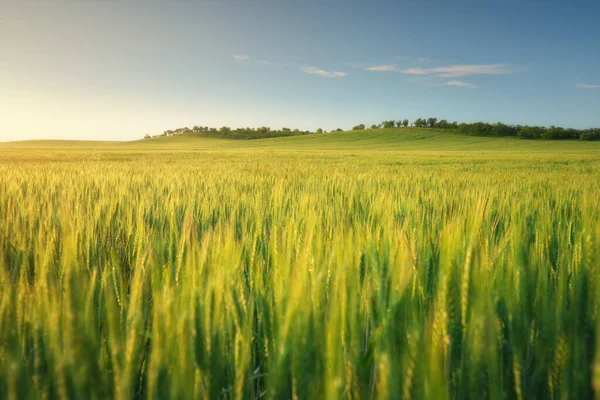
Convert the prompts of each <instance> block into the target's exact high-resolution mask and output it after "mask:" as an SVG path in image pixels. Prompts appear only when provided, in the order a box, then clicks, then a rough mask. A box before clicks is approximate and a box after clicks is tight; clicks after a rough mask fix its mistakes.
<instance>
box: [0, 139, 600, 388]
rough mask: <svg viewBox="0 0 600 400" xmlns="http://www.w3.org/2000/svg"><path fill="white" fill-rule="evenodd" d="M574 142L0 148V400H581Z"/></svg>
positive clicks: (595, 335) (586, 175)
mask: <svg viewBox="0 0 600 400" xmlns="http://www.w3.org/2000/svg"><path fill="white" fill-rule="evenodd" d="M301 140H308V139H304V138H303V139H301ZM432 140H433V139H432ZM273 143H277V141H274V142H273ZM236 146H237V145H236ZM252 146H255V145H254V144H253V145H252ZM552 146H554V144H552ZM576 150H577V149H571V150H570V151H569V152H562V153H561V152H560V150H552V151H542V150H537V151H535V152H526V151H522V150H519V151H514V152H510V151H506V152H485V151H473V150H468V149H466V150H465V151H442V150H440V151H430V150H427V151H405V152H402V151H387V152H386V151H376V150H374V149H372V148H371V149H367V150H364V151H363V150H360V149H359V148H358V147H357V148H356V149H354V150H352V149H347V148H346V149H344V150H339V151H334V150H328V151H317V150H302V148H300V149H299V150H298V151H292V150H289V149H288V148H279V149H278V148H276V147H265V148H227V149H224V150H219V149H205V150H186V149H185V148H184V146H182V147H181V148H180V149H174V148H167V149H162V150H161V149H158V148H157V149H150V148H146V147H144V146H139V147H135V146H130V147H126V146H125V147H123V148H117V147H115V148H108V149H94V150H90V149H82V148H79V149H76V148H73V149H67V148H65V149H60V148H52V149H46V150H41V149H15V148H8V149H4V150H2V151H1V152H0V398H9V399H27V398H32V399H53V398H58V399H103V398H117V399H130V398H140V399H142V398H149V399H166V398H168V399H189V398H203V399H216V398H232V399H242V398H248V399H258V398H266V399H282V398H283V399H287V398H290V399H304V398H314V399H341V398H344V399H363V398H377V399H399V398H401V399H411V398H412V399H424V398H428V399H444V398H447V399H482V398H490V399H503V398H515V399H533V398H550V399H555V398H556V399H558V398H561V399H562V398H573V399H585V398H594V397H598V396H600V347H598V345H597V343H598V340H600V336H599V335H600V329H599V328H600V326H599V323H600V318H599V312H600V309H599V307H600V297H599V296H600V293H599V292H598V290H599V289H598V288H599V287H600V157H598V153H597V152H586V151H583V150H581V151H579V152H577V151H576Z"/></svg>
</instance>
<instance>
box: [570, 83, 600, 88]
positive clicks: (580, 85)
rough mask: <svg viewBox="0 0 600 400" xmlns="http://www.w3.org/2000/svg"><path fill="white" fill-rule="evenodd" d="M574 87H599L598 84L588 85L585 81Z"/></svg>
mask: <svg viewBox="0 0 600 400" xmlns="http://www.w3.org/2000/svg"><path fill="white" fill-rule="evenodd" d="M575 87H578V88H581V89H600V85H588V84H587V83H581V84H579V85H575Z"/></svg>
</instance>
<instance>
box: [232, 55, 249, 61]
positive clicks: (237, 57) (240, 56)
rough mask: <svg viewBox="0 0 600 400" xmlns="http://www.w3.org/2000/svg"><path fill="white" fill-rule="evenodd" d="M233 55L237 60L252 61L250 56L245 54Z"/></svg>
mask: <svg viewBox="0 0 600 400" xmlns="http://www.w3.org/2000/svg"><path fill="white" fill-rule="evenodd" d="M232 57H233V58H235V59H236V61H250V56H247V55H245V54H234V55H233V56H232Z"/></svg>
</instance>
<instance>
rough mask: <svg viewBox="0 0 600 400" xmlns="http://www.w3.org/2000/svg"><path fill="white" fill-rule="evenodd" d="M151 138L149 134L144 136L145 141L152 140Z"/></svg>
mask: <svg viewBox="0 0 600 400" xmlns="http://www.w3.org/2000/svg"><path fill="white" fill-rule="evenodd" d="M150 138H152V136H150V135H148V134H147V133H146V135H144V139H150Z"/></svg>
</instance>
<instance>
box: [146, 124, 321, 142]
mask: <svg viewBox="0 0 600 400" xmlns="http://www.w3.org/2000/svg"><path fill="white" fill-rule="evenodd" d="M316 132H317V133H323V129H321V128H319V129H317V131H316ZM311 133H315V132H311V131H301V130H299V129H293V130H292V129H290V128H281V129H271V128H269V127H267V126H261V127H260V128H236V129H232V128H230V127H228V126H222V127H221V128H218V129H217V128H212V127H208V126H194V127H193V128H191V129H190V128H188V127H185V128H178V129H174V130H171V129H169V130H166V131H164V132H163V133H161V134H159V135H154V136H151V135H146V136H145V137H144V138H145V139H151V138H155V137H160V136H174V135H192V136H214V137H226V138H232V139H262V138H269V137H280V136H299V135H308V134H311Z"/></svg>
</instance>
